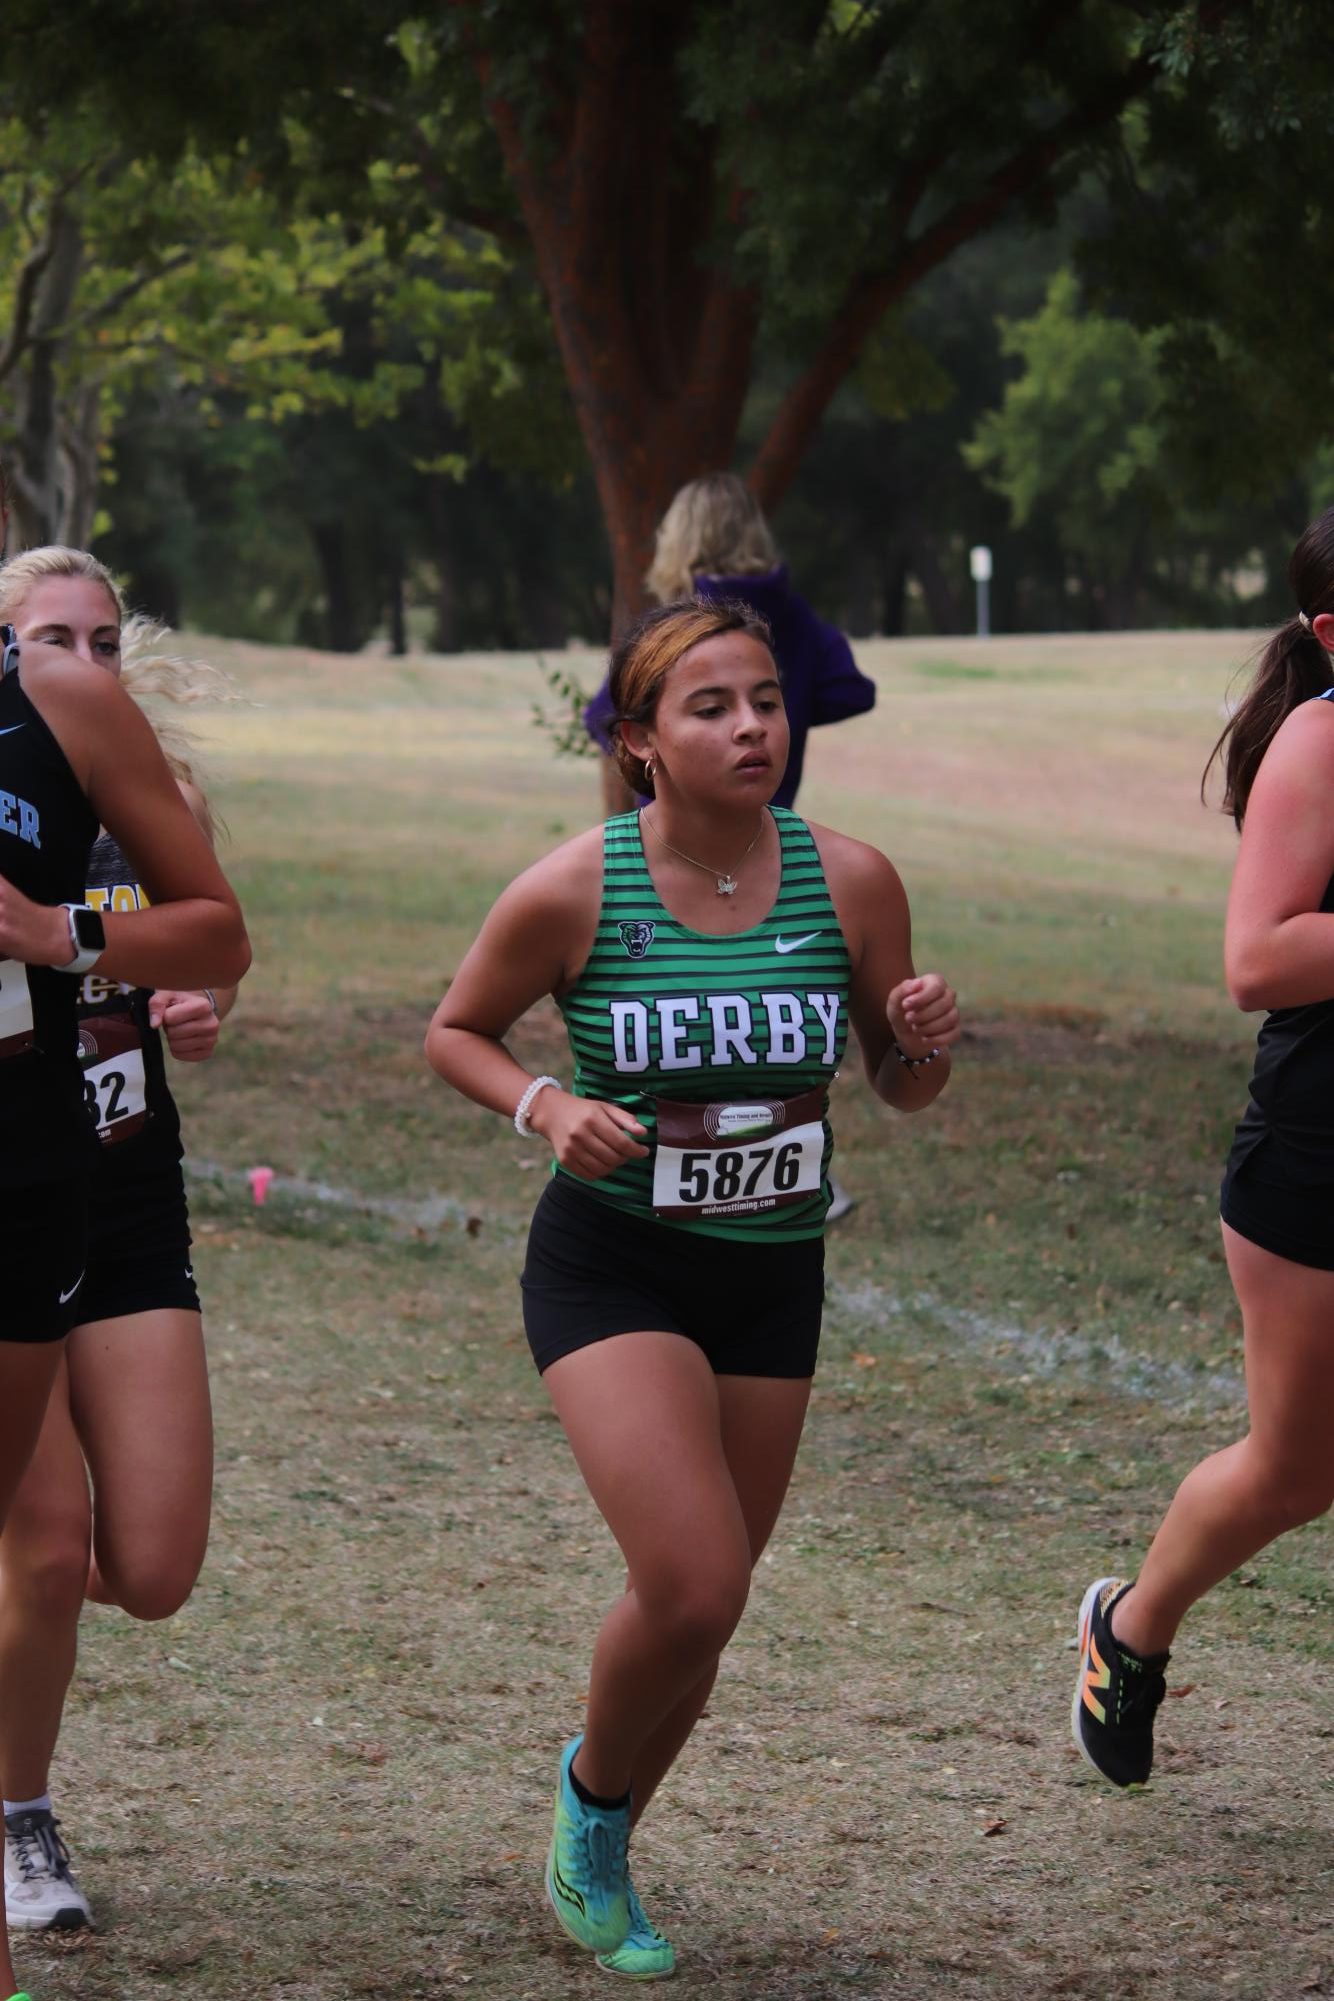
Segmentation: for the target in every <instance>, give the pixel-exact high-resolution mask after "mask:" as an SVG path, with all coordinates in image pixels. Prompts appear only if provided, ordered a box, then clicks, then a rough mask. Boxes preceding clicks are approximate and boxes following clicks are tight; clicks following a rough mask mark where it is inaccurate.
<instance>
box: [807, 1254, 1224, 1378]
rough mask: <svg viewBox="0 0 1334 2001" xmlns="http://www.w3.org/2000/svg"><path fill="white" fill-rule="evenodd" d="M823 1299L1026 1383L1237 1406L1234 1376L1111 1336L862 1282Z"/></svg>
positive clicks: (834, 1286) (860, 1320) (871, 1323)
mask: <svg viewBox="0 0 1334 2001" xmlns="http://www.w3.org/2000/svg"><path fill="white" fill-rule="evenodd" d="M828 1297H829V1303H830V1305H831V1306H832V1307H833V1309H834V1310H835V1312H837V1313H841V1314H844V1315H846V1316H847V1317H848V1318H850V1319H851V1320H853V1321H854V1322H855V1324H856V1325H857V1326H858V1327H864V1328H867V1329H875V1328H882V1329H888V1328H889V1327H890V1326H891V1324H892V1325H894V1326H895V1327H897V1328H902V1326H903V1323H904V1321H905V1320H911V1319H918V1320H920V1321H921V1322H922V1323H923V1324H924V1325H925V1326H927V1327H940V1328H943V1329H944V1330H945V1331H946V1332H947V1333H948V1334H949V1335H951V1336H952V1337H953V1339H954V1341H955V1344H956V1347H967V1348H971V1349H975V1350H977V1351H978V1352H980V1353H985V1354H987V1355H988V1356H990V1357H991V1358H992V1359H993V1360H995V1361H1005V1362H1010V1363H1017V1364H1018V1365H1019V1366H1020V1367H1021V1368H1022V1369H1024V1370H1026V1371H1027V1372H1028V1373H1029V1374H1030V1375H1035V1376H1043V1377H1056V1376H1063V1375H1067V1374H1068V1373H1069V1372H1070V1371H1071V1370H1075V1371H1077V1372H1078V1374H1079V1375H1080V1376H1081V1378H1082V1379H1083V1380H1084V1381H1085V1382H1087V1383H1091V1384H1095V1385H1106V1386H1108V1387H1110V1388H1114V1389H1117V1390H1120V1391H1124V1392H1126V1393H1127V1394H1130V1395H1133V1396H1137V1397H1143V1398H1144V1399H1146V1400H1147V1401H1149V1402H1152V1403H1176V1404H1186V1403H1195V1404H1199V1403H1206V1404H1210V1405H1221V1404H1236V1403H1239V1402H1240V1401H1241V1399H1242V1397H1243V1394H1244V1392H1243V1387H1242V1380H1241V1376H1240V1375H1239V1374H1238V1373H1237V1372H1236V1371H1234V1370H1231V1369H1193V1368H1191V1367H1190V1366H1189V1364H1188V1363H1185V1362H1178V1361H1173V1360H1171V1359H1170V1358H1167V1359H1159V1358H1158V1357H1157V1356H1154V1355H1146V1354H1144V1353H1142V1352H1137V1351H1136V1350H1135V1349H1133V1348H1129V1347H1127V1346H1126V1344H1125V1342H1124V1341H1123V1340H1122V1339H1121V1338H1120V1336H1119V1335H1117V1334H1111V1333H1107V1334H1092V1333H1087V1332H1084V1331H1083V1330H1080V1329H1071V1330H1069V1331H1068V1332H1063V1333H1053V1332H1052V1331H1051V1329H1049V1328H1046V1327H1021V1326H1019V1325H1018V1323H1017V1322H1015V1321H1012V1320H1003V1319H1000V1318H999V1317H998V1316H996V1315H995V1314H991V1313H982V1312H979V1311H978V1310H977V1309H976V1308H975V1307H968V1306H951V1305H949V1304H948V1303H947V1302H946V1301H945V1300H943V1299H938V1298H937V1297H936V1296H935V1295H934V1294H933V1293H929V1292H916V1293H912V1294H909V1295H908V1296H907V1297H906V1298H899V1297H897V1296H896V1295H895V1294H893V1293H889V1292H885V1291H883V1290H882V1288H881V1287H880V1286H878V1285H873V1284H871V1283H870V1282H869V1281H865V1282H863V1283H861V1284H858V1285H841V1284H840V1283H839V1282H838V1281H837V1280H836V1279H835V1280H831V1282H830V1285H829V1292H828Z"/></svg>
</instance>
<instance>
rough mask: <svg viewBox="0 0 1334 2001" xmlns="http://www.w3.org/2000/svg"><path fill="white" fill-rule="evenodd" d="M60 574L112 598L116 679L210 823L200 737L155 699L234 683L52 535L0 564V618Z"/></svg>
mask: <svg viewBox="0 0 1334 2001" xmlns="http://www.w3.org/2000/svg"><path fill="white" fill-rule="evenodd" d="M62 577H74V578H79V579H81V580H83V581H84V582H87V583H93V584H100V585H101V587H102V589H103V590H104V591H105V592H106V594H107V596H108V598H109V599H110V600H111V603H112V605H113V606H114V607H115V612H116V622H117V623H118V625H119V626H120V678H121V685H122V686H123V687H124V688H125V689H126V690H127V691H128V692H129V693H130V694H131V695H133V697H134V699H135V701H136V702H138V704H139V706H140V707H141V708H142V709H143V711H144V713H145V715H146V716H147V717H148V719H149V721H150V722H151V723H152V725H153V730H154V733H155V735H156V736H157V740H158V742H159V744H160V745H161V746H162V754H163V756H164V757H165V758H166V760H167V763H168V765H169V766H170V768H171V772H172V776H173V777H174V778H176V779H177V780H178V781H179V782H180V783H181V784H182V785H191V786H193V787H194V789H195V790H196V791H197V792H198V793H199V794H200V796H201V798H202V799H203V801H204V810H205V814H206V815H207V817H208V819H209V821H210V823H211V822H212V818H213V815H212V812H211V810H210V809H209V804H208V799H207V797H206V794H205V786H204V781H203V777H202V775H201V771H200V752H199V744H198V741H197V739H196V738H195V736H194V733H193V732H192V731H191V730H189V729H188V728H187V727H186V726H185V725H184V723H182V722H181V721H180V720H179V718H178V717H177V716H175V715H173V714H169V713H168V714H164V713H163V712H162V710H161V708H160V707H159V706H158V705H159V704H160V703H170V704H171V705H172V707H173V708H182V707H188V706H190V705H191V704H193V703H196V702H234V701H238V700H239V699H240V694H239V690H238V689H237V687H236V684H235V682H234V681H233V680H232V679H231V676H230V675H228V674H224V673H223V671H222V669H221V668H219V667H213V666H210V664H209V663H208V661H207V660H196V659H193V658H192V657H191V656H190V655H188V654H185V653H179V652H177V651H176V650H175V648H174V646H173V644H172V641H173V639H174V634H173V633H172V631H171V628H170V626H166V625H162V624H160V623H159V622H158V621H157V620H156V619H152V618H144V617H142V616H141V615H140V614H139V613H138V612H127V611H126V609H125V599H124V596H123V594H122V592H121V588H120V585H119V584H118V583H117V582H116V579H115V577H114V576H113V575H112V573H111V571H110V570H109V569H108V568H107V567H106V565H105V563H99V561H98V560H97V557H96V556H93V555H90V554H89V553H88V551H87V550H86V549H67V548H65V547H63V546H62V545H61V544H60V543H58V542H52V543H48V544H46V545H45V546H44V547H42V548H38V549H25V550H24V551H23V552H22V554H21V555H18V556H11V558H10V559H9V561H8V562H7V563H4V564H2V565H0V624H8V625H12V624H14V623H15V622H16V620H17V619H18V618H19V616H20V615H21V613H22V610H23V606H24V603H25V602H26V600H27V598H28V596H29V594H30V592H32V591H33V590H34V589H35V588H36V587H37V585H38V584H43V583H46V582H47V581H48V580H49V579H51V578H62Z"/></svg>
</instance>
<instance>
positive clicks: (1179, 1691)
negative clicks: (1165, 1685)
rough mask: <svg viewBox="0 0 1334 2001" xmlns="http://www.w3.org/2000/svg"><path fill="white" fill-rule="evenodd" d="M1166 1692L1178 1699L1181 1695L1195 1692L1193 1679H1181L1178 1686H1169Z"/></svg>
mask: <svg viewBox="0 0 1334 2001" xmlns="http://www.w3.org/2000/svg"><path fill="white" fill-rule="evenodd" d="M1167 1693H1168V1694H1169V1695H1174V1696H1176V1697H1177V1699H1178V1701H1179V1700H1180V1699H1181V1697H1182V1696H1183V1695H1193V1694H1194V1693H1195V1684H1194V1682H1193V1681H1183V1682H1182V1684H1181V1686H1180V1688H1169V1689H1168V1691H1167Z"/></svg>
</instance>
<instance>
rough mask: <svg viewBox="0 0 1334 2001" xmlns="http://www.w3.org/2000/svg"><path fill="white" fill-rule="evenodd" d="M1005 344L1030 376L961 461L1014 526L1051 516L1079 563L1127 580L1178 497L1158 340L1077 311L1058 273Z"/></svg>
mask: <svg viewBox="0 0 1334 2001" xmlns="http://www.w3.org/2000/svg"><path fill="white" fill-rule="evenodd" d="M1001 346H1002V349H1003V351H1004V353H1005V354H1007V355H1008V356H1010V357H1011V358H1012V359H1014V360H1016V361H1018V362H1020V363H1021V364H1022V370H1023V372H1022V373H1021V374H1020V375H1019V376H1018V377H1017V378H1016V379H1015V380H1014V381H1013V382H1011V383H1010V384H1009V386H1008V388H1007V389H1006V391H1005V395H1004V398H1003V400H1002V403H1001V406H1000V408H999V409H998V410H993V411H991V412H990V413H989V414H988V415H987V416H986V417H984V418H983V420H982V422H981V423H980V425H979V426H978V429H977V432H976V435H975V437H974V439H973V440H972V442H971V443H969V444H967V445H965V446H964V458H965V460H966V461H967V463H968V464H969V465H971V466H973V467H974V468H975V469H976V470H978V471H980V472H983V473H985V474H986V476H987V478H988V480H989V482H990V484H991V485H992V486H993V488H994V489H995V490H996V491H997V492H998V493H1002V494H1003V495H1004V496H1005V498H1006V499H1007V500H1008V501H1009V504H1010V510H1011V514H1012V516H1013V519H1014V521H1015V523H1016V525H1017V526H1019V527H1024V526H1026V525H1027V524H1028V523H1029V522H1031V521H1032V520H1033V519H1034V517H1035V515H1036V514H1037V513H1038V512H1039V510H1041V509H1044V508H1047V509H1051V510H1052V519H1053V522H1054V524H1055V525H1056V528H1057V532H1058V533H1059V535H1060V538H1061V541H1062V543H1063V544H1064V546H1065V547H1066V548H1067V549H1069V550H1070V551H1071V553H1072V554H1073V555H1075V556H1076V557H1078V558H1079V559H1080V560H1081V561H1082V562H1084V563H1086V564H1091V565H1094V566H1096V567H1100V568H1102V569H1103V571H1104V573H1110V574H1112V575H1113V576H1124V575H1126V574H1128V573H1129V572H1130V571H1131V570H1132V569H1133V568H1134V567H1135V565H1136V564H1137V563H1139V562H1141V561H1142V560H1143V556H1144V552H1145V542H1146V538H1147V537H1148V536H1149V535H1150V534H1151V533H1152V531H1153V528H1154V526H1155V523H1157V522H1160V521H1161V520H1162V519H1163V518H1164V517H1165V515H1166V514H1167V512H1168V509H1169V507H1170V505H1171V499H1172V496H1171V493H1170V490H1169V485H1168V482H1167V480H1166V477H1165V474H1164V467H1163V453H1162V426H1161V405H1162V385H1161V382H1160V380H1159V375H1158V367H1157V360H1156V355H1155V347H1156V341H1155V337H1154V336H1152V335H1147V334H1142V333H1140V332H1138V331H1137V329H1136V328H1135V327H1133V326H1131V325H1130V324H1129V322H1128V321H1125V320H1113V319H1108V318H1105V317H1104V316H1102V315H1100V314H1096V313H1083V312H1081V310H1080V305H1079V288H1078V284H1077V282H1076V280H1075V278H1074V276H1073V274H1072V273H1071V272H1069V271H1062V272H1058V274H1057V275H1056V277H1055V278H1054V279H1053V280H1052V282H1051V286H1050V288H1049V290H1048V293H1047V299H1046V303H1045V304H1044V306H1043V307H1042V310H1041V311H1040V312H1038V313H1036V314H1035V315H1034V316H1033V317H1032V318H1031V319H1026V320H1019V321H1011V322H1002V333H1001Z"/></svg>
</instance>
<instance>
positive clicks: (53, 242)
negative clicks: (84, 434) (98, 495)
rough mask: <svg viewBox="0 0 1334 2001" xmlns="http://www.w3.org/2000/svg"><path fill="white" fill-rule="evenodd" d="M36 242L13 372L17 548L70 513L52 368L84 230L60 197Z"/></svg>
mask: <svg viewBox="0 0 1334 2001" xmlns="http://www.w3.org/2000/svg"><path fill="white" fill-rule="evenodd" d="M41 249H42V256H41V261H40V266H39V269H38V275H36V278H35V283H34V285H33V287H32V290H31V301H30V306H29V308H28V310H29V313H30V317H29V321H28V326H27V333H26V340H25V342H24V346H25V348H26V354H25V355H24V356H23V358H21V359H20V360H19V362H18V366H17V368H16V370H15V375H14V385H15V387H14V404H15V415H16V419H17V421H16V427H15V430H16V435H15V440H14V455H13V460H12V463H11V466H10V481H9V484H10V500H11V505H12V507H13V510H14V527H15V531H16V533H15V542H16V546H17V547H19V548H36V547H37V546H38V545H39V544H41V543H44V542H57V541H59V540H60V539H61V537H62V533H63V531H64V528H65V522H66V519H67V516H68V513H69V501H70V495H69V493H68V491H67V486H68V479H67V472H66V466H65V464H64V461H63V459H62V453H61V448H60V442H61V441H60V407H59V381H58V371H59V363H60V354H61V347H62V345H63V328H64V327H65V324H66V322H67V321H68V319H69V314H70V309H71V307H72V305H73V303H74V295H75V291H76V290H77V287H78V283H79V272H80V268H81V266H82V263H83V231H82V229H81V227H80V224H79V219H78V217H77V215H76V214H75V213H74V211H73V210H72V209H70V208H68V207H67V206H66V205H65V204H64V203H62V202H57V203H54V204H53V205H52V211H51V215H50V219H49V221H48V225H47V230H46V238H45V242H44V243H43V245H42V246H41Z"/></svg>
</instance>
